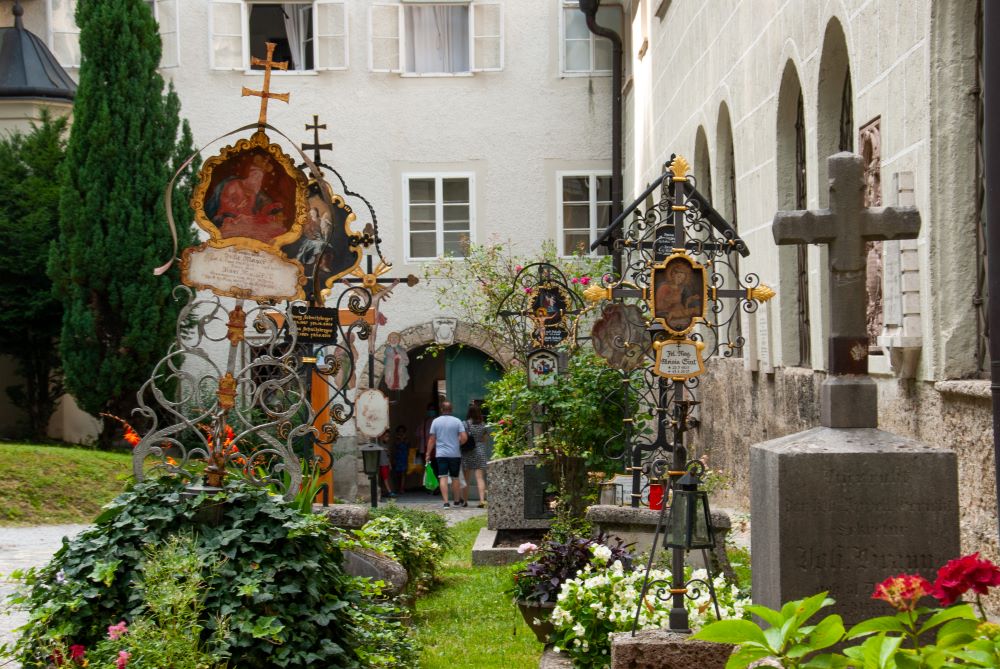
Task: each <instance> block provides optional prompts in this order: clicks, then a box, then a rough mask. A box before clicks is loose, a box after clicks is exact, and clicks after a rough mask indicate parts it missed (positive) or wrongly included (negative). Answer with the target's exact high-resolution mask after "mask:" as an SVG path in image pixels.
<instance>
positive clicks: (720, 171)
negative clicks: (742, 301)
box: [712, 102, 744, 357]
mask: <svg viewBox="0 0 1000 669" xmlns="http://www.w3.org/2000/svg"><path fill="white" fill-rule="evenodd" d="M714 185H715V192H716V197H715V200H714V201H713V205H712V206H714V207H715V209H716V211H718V212H719V213H720V214H722V217H723V218H725V219H726V220H727V221H729V222H730V223H732V225H733V227H734V228H735V229H736V230H737V231H738V230H739V220H738V216H737V206H736V154H735V151H734V149H733V123H732V120H731V118H730V116H729V105H727V104H726V103H725V102H722V103H720V104H719V116H718V121H717V122H716V125H715V182H714ZM730 262H731V264H732V271H731V272H728V271H727V272H723V276H724V277H725V280H726V284H727V286H726V287H727V288H733V287H736V286H737V285H738V284H739V274H740V257H739V255H738V254H735V253H734V254H733V257H732V259H731V261H730ZM733 308H739V307H738V306H736V305H734V307H733ZM722 317H723V318H727V317H728V312H725V313H723V316H722ZM735 334H736V336H738V337H739V336H744V334H743V328H742V320H741V318H740V317H739V315H737V320H736V333H735ZM734 355H735V356H737V357H742V356H743V349H738V350H737V351H736V353H735V354H734Z"/></svg>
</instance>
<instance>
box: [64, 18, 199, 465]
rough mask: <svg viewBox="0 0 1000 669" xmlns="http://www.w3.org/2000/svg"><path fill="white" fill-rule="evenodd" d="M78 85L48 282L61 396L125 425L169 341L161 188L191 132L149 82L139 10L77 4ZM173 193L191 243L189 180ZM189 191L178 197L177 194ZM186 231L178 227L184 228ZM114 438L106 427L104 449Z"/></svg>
mask: <svg viewBox="0 0 1000 669" xmlns="http://www.w3.org/2000/svg"><path fill="white" fill-rule="evenodd" d="M76 22H77V25H78V26H79V28H80V51H81V54H82V62H81V65H80V82H79V87H78V88H77V93H76V102H75V105H74V114H73V127H72V132H71V133H70V138H69V144H68V147H67V153H66V161H65V163H64V169H63V170H62V191H61V197H60V203H59V216H60V221H59V238H58V240H57V242H56V243H55V244H54V245H53V249H52V254H51V256H50V258H49V273H50V276H51V277H52V279H53V283H54V288H55V290H56V294H57V295H58V296H59V297H60V299H61V300H62V302H63V307H64V312H63V323H62V336H61V338H60V352H61V354H62V359H63V369H64V373H65V386H66V389H67V391H68V392H69V393H71V394H72V395H73V396H74V397H75V398H76V401H77V403H78V404H79V405H80V407H81V408H83V409H84V410H85V411H87V412H88V413H91V414H97V413H99V412H108V413H112V414H116V415H119V416H123V417H128V415H129V413H130V412H131V409H132V408H133V407H134V406H135V403H136V396H135V393H136V391H137V390H138V388H139V386H140V385H141V384H142V383H143V382H144V381H145V380H146V379H147V378H148V376H149V374H150V372H151V370H152V368H153V366H154V365H155V363H156V361H157V360H158V359H159V358H160V357H161V356H163V355H164V354H165V353H166V351H167V347H168V346H169V344H170V342H171V340H172V339H173V337H174V332H175V321H176V318H177V313H178V311H179V308H180V307H179V305H178V304H177V303H176V302H175V301H174V300H173V298H172V295H171V290H172V288H173V287H174V286H175V285H176V284H177V282H178V275H177V270H176V268H174V269H173V270H172V271H171V272H170V273H168V274H167V275H165V276H159V277H157V276H154V275H153V269H154V268H155V267H156V266H158V265H159V264H161V263H162V262H163V261H164V260H165V259H166V258H168V257H169V256H170V253H171V250H172V247H171V239H170V234H169V230H168V228H167V224H166V214H165V209H164V205H163V190H164V187H165V186H166V184H167V182H168V181H169V180H170V177H171V176H172V174H173V172H174V169H175V167H176V166H177V165H179V163H180V160H181V159H182V157H183V156H182V154H186V153H189V152H190V151H191V150H192V149H191V134H190V130H189V129H188V128H187V127H186V122H185V123H184V124H183V126H182V124H181V123H180V120H179V110H180V102H179V101H178V99H177V95H176V94H175V93H174V91H173V88H172V87H171V88H170V89H169V90H168V91H167V92H166V93H165V92H164V84H163V78H162V77H161V76H160V74H159V73H158V72H157V66H158V65H159V62H160V53H161V44H160V37H159V34H158V33H157V28H156V22H155V21H154V20H153V16H152V12H151V11H150V8H149V5H148V4H147V3H146V2H144V0H80V2H79V4H78V6H77V11H76ZM179 185H180V186H182V187H180V188H177V189H176V191H175V198H174V216H175V218H176V220H177V221H178V222H179V226H178V228H179V229H178V233H179V236H180V244H181V246H182V247H183V246H186V245H189V244H190V243H191V242H192V240H193V239H194V233H193V230H192V228H191V223H190V221H191V215H190V211H189V210H188V208H187V204H186V203H187V200H188V199H189V198H190V181H188V182H187V183H185V184H179ZM184 186H186V187H184ZM182 221H183V222H184V223H181V222H182ZM114 429H115V427H114V425H112V421H105V427H104V431H103V432H102V434H101V444H102V445H104V446H107V445H109V444H110V441H111V434H112V432H113V430H114Z"/></svg>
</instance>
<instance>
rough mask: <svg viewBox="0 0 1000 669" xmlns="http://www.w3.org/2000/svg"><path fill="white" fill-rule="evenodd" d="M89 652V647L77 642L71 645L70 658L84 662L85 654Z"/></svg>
mask: <svg viewBox="0 0 1000 669" xmlns="http://www.w3.org/2000/svg"><path fill="white" fill-rule="evenodd" d="M86 654H87V649H86V648H85V647H84V646H81V645H80V644H78V643H76V644H73V645H72V646H70V647H69V659H71V660H73V661H74V662H77V663H80V662H83V656H84V655H86Z"/></svg>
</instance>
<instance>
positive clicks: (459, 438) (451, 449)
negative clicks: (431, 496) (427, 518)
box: [427, 400, 469, 508]
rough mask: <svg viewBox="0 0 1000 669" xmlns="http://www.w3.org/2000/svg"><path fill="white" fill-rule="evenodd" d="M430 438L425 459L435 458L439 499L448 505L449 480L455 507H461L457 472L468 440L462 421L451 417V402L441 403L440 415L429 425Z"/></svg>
mask: <svg viewBox="0 0 1000 669" xmlns="http://www.w3.org/2000/svg"><path fill="white" fill-rule="evenodd" d="M430 432H431V433H430V436H429V437H428V438H427V457H428V458H432V457H434V456H435V455H436V456H437V460H436V462H437V475H438V479H439V480H440V481H441V499H443V500H444V506H445V507H446V508H447V507H450V506H451V504H449V503H448V480H449V479H450V480H451V496H452V499H453V500H454V501H455V506H461V504H462V503H461V502H460V501H459V500H461V498H462V494H461V489H460V488H459V486H460V483H459V481H458V472H459V470H460V469H461V467H462V444H464V443H465V442H466V440H468V438H469V435H468V434H467V433H466V432H465V426H464V425H462V421H460V420H459V419H457V418H455V417H454V416H452V415H451V402H449V401H447V400H445V401H444V402H442V403H441V415H440V416H438V417H437V418H435V419H434V422H433V423H431V430H430Z"/></svg>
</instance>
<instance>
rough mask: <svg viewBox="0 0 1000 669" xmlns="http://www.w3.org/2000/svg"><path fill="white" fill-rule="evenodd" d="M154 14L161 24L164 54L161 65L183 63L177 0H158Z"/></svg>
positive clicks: (167, 65) (171, 65)
mask: <svg viewBox="0 0 1000 669" xmlns="http://www.w3.org/2000/svg"><path fill="white" fill-rule="evenodd" d="M154 7H155V9H156V11H155V13H154V16H155V17H156V22H157V24H158V25H159V30H160V41H162V42H163V56H161V58H160V67H161V68H163V67H177V66H178V65H180V64H181V40H180V32H179V31H178V20H177V0H156V3H155V5H154Z"/></svg>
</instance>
